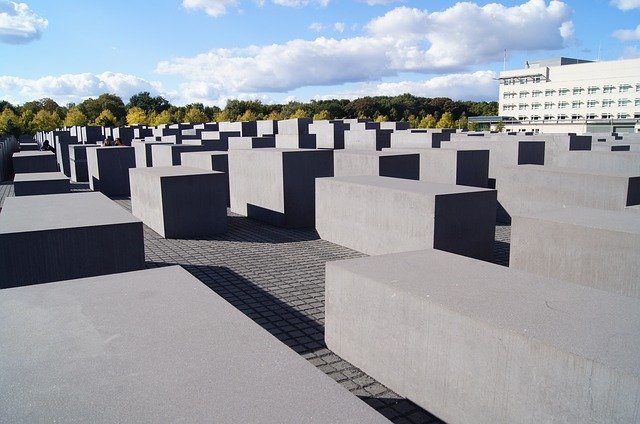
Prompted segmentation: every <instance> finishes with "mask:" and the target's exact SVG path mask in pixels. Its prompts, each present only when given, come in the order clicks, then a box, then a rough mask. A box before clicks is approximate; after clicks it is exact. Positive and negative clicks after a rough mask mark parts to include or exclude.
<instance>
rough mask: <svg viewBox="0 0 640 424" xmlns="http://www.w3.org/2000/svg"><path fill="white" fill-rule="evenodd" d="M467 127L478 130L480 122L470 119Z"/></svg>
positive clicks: (470, 129)
mask: <svg viewBox="0 0 640 424" xmlns="http://www.w3.org/2000/svg"><path fill="white" fill-rule="evenodd" d="M467 128H468V129H469V131H478V123H477V122H476V121H469V124H468V125H467Z"/></svg>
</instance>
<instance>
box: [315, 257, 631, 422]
mask: <svg viewBox="0 0 640 424" xmlns="http://www.w3.org/2000/svg"><path fill="white" fill-rule="evenodd" d="M325 311H326V312H325V313H326V318H325V341H326V343H327V346H328V347H329V349H331V350H332V351H333V352H335V353H336V354H337V355H339V356H340V357H341V358H344V359H345V360H347V361H349V362H350V363H351V364H353V365H354V366H356V367H358V368H360V369H361V370H362V371H364V372H365V373H367V374H369V375H370V376H371V377H373V378H375V379H376V380H378V381H380V382H381V383H382V384H384V385H385V386H387V387H389V388H390V389H391V390H393V391H395V392H396V393H398V394H400V395H401V396H406V397H407V398H409V399H410V400H412V401H413V402H415V403H416V404H418V405H420V406H422V407H423V408H425V409H426V410H428V411H429V412H431V413H433V414H434V415H436V416H438V417H439V418H440V419H442V420H444V421H446V422H451V423H474V424H475V423H531V424H534V423H555V422H564V423H587V422H590V423H632V422H633V423H637V422H638V420H639V418H638V414H637V405H638V402H639V399H640V395H639V393H640V356H639V355H638V350H639V349H640V327H639V326H638V325H637V323H638V322H640V301H639V300H638V299H635V298H630V297H625V296H619V295H616V294H613V293H607V292H604V291H601V290H596V289H593V288H590V287H584V286H581V285H577V284H572V283H567V282H564V281H559V280H553V279H550V278H548V277H543V276H539V275H535V274H530V273H526V272H523V271H518V270H513V269H510V268H506V267H502V266H498V265H494V264H489V263H486V262H481V261H476V260H473V259H469V258H465V257H462V256H458V255H453V254H450V253H446V252H441V251H437V250H424V251H417V252H406V253H398V254H390V255H384V256H376V257H371V258H362V259H354V260H347V261H339V262H329V263H328V264H327V267H326V302H325Z"/></svg>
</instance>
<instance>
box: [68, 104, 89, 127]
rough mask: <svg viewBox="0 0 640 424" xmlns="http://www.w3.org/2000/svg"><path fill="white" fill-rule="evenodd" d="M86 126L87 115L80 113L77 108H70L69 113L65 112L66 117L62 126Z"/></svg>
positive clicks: (87, 122) (87, 121)
mask: <svg viewBox="0 0 640 424" xmlns="http://www.w3.org/2000/svg"><path fill="white" fill-rule="evenodd" d="M87 124H89V119H88V118H87V115H85V114H84V113H82V111H81V110H80V109H78V108H77V107H72V108H70V109H69V112H67V116H65V118H64V122H63V125H64V126H65V127H71V126H74V125H87Z"/></svg>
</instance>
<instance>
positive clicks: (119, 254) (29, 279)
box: [0, 193, 144, 288]
mask: <svg viewBox="0 0 640 424" xmlns="http://www.w3.org/2000/svg"><path fill="white" fill-rule="evenodd" d="M143 267H144V240H143V235H142V222H140V220H138V219H136V218H135V217H134V216H133V215H131V214H130V213H128V212H127V211H125V210H124V209H122V208H121V207H120V206H118V205H117V204H116V203H114V202H113V201H111V200H109V199H108V198H107V197H105V196H104V195H103V194H101V193H68V194H51V195H47V196H24V197H8V198H6V199H5V202H4V205H3V207H2V213H0V288H5V287H13V286H22V285H27V284H35V283H45V282H50V281H58V280H63V279H69V278H80V277H88V276H93V275H101V274H109V273H114V272H124V271H132V270H136V269H141V268H143Z"/></svg>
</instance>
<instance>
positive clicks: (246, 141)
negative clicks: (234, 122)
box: [228, 137, 276, 149]
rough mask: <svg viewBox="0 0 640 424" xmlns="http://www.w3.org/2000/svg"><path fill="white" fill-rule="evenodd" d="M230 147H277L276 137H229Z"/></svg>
mask: <svg viewBox="0 0 640 424" xmlns="http://www.w3.org/2000/svg"><path fill="white" fill-rule="evenodd" d="M228 144H229V149H261V148H267V147H276V139H275V137H229V143H228Z"/></svg>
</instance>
